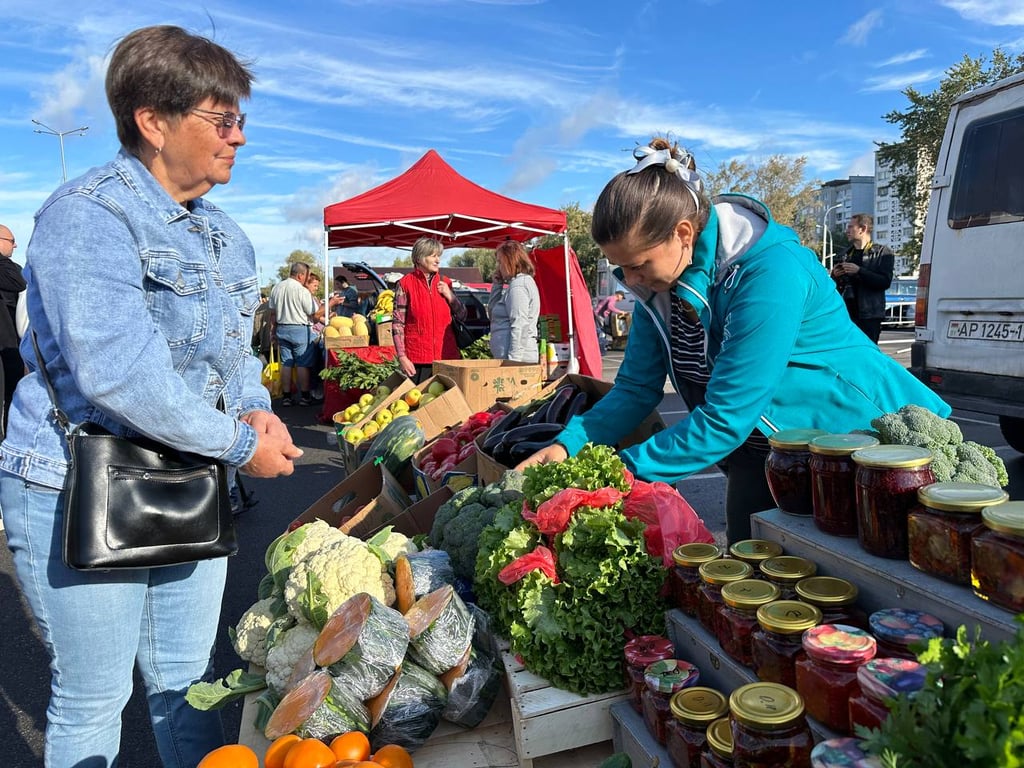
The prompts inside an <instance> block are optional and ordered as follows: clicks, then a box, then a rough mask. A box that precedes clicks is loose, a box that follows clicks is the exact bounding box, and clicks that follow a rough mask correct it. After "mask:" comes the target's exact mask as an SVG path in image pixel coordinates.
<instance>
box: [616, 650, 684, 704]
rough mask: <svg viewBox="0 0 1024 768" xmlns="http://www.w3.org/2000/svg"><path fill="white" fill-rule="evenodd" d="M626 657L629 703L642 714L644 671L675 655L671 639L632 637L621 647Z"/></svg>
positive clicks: (644, 684)
mask: <svg viewBox="0 0 1024 768" xmlns="http://www.w3.org/2000/svg"><path fill="white" fill-rule="evenodd" d="M623 653H624V655H625V657H626V687H627V688H628V689H629V703H630V704H632V705H633V709H635V710H636V711H637V712H639V713H641V714H643V711H644V709H643V703H642V698H643V693H644V689H645V688H646V687H647V682H646V680H645V679H644V672H646V671H647V667H649V666H650V665H651V664H653V663H654V662H656V661H663V660H665V659H671V658H673V657H674V656H675V655H676V649H675V648H674V647H673V646H672V641H671V640H669V639H668V638H667V637H662V636H661V635H641V636H640V637H634V638H633V639H632V640H630V641H629V642H628V643H626V647H625V648H624V649H623Z"/></svg>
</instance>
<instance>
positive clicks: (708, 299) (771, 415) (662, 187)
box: [518, 138, 950, 542]
mask: <svg viewBox="0 0 1024 768" xmlns="http://www.w3.org/2000/svg"><path fill="white" fill-rule="evenodd" d="M634 154H635V156H636V158H637V163H636V165H635V166H634V167H633V168H631V169H629V170H628V171H624V172H622V173H620V174H618V175H617V176H615V177H614V178H613V179H612V180H611V181H610V182H609V183H608V184H607V185H606V186H605V188H604V190H603V191H602V192H601V194H600V196H599V197H598V199H597V202H596V204H595V205H594V212H593V219H592V222H593V223H592V227H591V233H592V235H593V237H594V241H595V242H596V243H597V244H598V245H599V246H600V247H601V250H602V251H603V252H604V255H605V257H606V258H607V259H608V260H609V261H610V262H611V263H612V264H614V265H616V266H617V267H618V268H617V269H616V270H615V275H616V277H617V278H618V280H619V281H620V282H622V283H624V284H625V285H626V286H627V287H628V288H629V289H630V290H631V291H632V292H633V294H634V295H635V296H636V298H637V301H636V305H635V308H634V310H633V329H632V331H631V333H630V337H629V344H628V346H627V347H626V354H625V357H624V359H623V362H622V366H621V367H620V368H619V372H618V375H617V376H616V378H615V384H614V386H613V387H612V389H611V391H610V392H609V393H608V394H606V395H605V396H604V397H602V398H601V400H600V401H599V402H598V403H597V404H596V405H595V406H594V407H593V408H591V409H590V410H589V411H587V412H586V413H585V414H583V415H582V416H579V417H576V418H573V419H571V420H570V421H569V423H568V424H567V425H566V427H565V429H564V430H563V431H562V433H561V434H560V435H559V436H558V438H557V439H556V440H557V442H555V444H554V445H552V446H549V447H548V448H545V449H543V450H541V451H538V452H537V453H536V454H534V455H533V456H531V457H529V458H528V459H527V460H526V461H524V462H523V463H521V464H520V465H519V467H518V469H522V468H523V467H525V466H528V465H530V464H534V463H543V462H547V461H561V460H562V459H564V458H566V457H567V456H570V455H575V454H576V453H577V452H578V451H579V450H580V448H582V447H583V445H584V444H585V443H587V442H594V443H599V444H604V445H615V444H616V443H618V442H619V441H620V440H621V439H622V438H624V437H626V436H627V435H628V434H629V433H630V432H631V431H633V430H634V429H635V428H636V427H637V426H638V425H639V424H640V422H641V421H642V420H643V419H644V418H645V417H646V416H647V415H648V414H649V413H650V412H651V411H652V410H654V408H656V407H657V405H658V403H659V402H660V401H661V399H662V397H663V396H664V390H665V376H666V375H668V377H669V379H670V381H671V382H672V384H673V386H674V388H675V390H676V391H677V392H679V394H680V395H681V396H682V397H683V399H684V400H685V402H686V404H687V406H688V408H689V411H690V412H689V415H688V416H686V417H685V418H683V419H681V420H680V421H678V422H677V423H675V424H673V425H672V426H671V427H669V428H668V429H665V430H663V431H661V432H659V433H658V434H656V435H654V436H652V437H651V438H649V439H648V440H646V441H644V442H642V443H639V444H638V445H634V446H631V447H629V448H625V449H623V450H621V451H619V455H620V456H621V457H622V460H623V461H624V462H625V464H626V466H627V467H628V468H629V470H630V471H631V472H632V473H633V474H634V475H635V476H637V477H639V478H641V479H643V480H647V481H659V480H660V481H663V482H666V483H675V482H677V481H679V480H681V479H682V478H684V477H687V476H689V475H691V474H693V473H695V472H699V471H700V470H702V469H705V468H706V467H708V466H709V465H711V464H713V463H715V462H721V464H720V466H721V467H722V468H723V471H725V473H726V476H727V478H728V482H727V486H726V535H727V537H728V539H729V542H736V541H739V540H742V539H746V538H749V536H750V515H751V514H752V513H754V512H759V511H761V510H765V509H770V508H773V507H774V506H775V503H774V501H773V499H772V496H771V493H770V492H769V490H768V485H767V481H766V479H765V471H764V466H765V459H766V458H767V455H768V450H769V445H768V440H767V438H768V436H770V435H772V434H773V433H775V432H776V431H778V430H782V429H795V428H808V429H815V428H816V429H824V430H826V431H828V432H832V433H845V432H850V431H851V430H855V429H867V428H869V424H870V421H871V419H873V418H876V417H877V416H880V415H882V414H883V413H887V412H890V411H895V410H897V409H898V408H900V407H902V406H904V405H906V404H908V403H913V404H916V405H920V406H922V407H925V408H928V409H929V410H932V411H934V412H935V413H937V414H938V415H940V416H948V415H949V413H950V408H949V406H948V405H947V404H946V403H945V402H943V401H942V400H941V399H940V398H939V397H938V396H937V395H936V394H935V393H933V392H932V391H931V390H930V389H928V388H927V387H926V386H925V385H924V384H922V383H921V382H920V381H918V380H917V379H916V378H914V376H912V375H911V374H910V373H909V372H908V371H907V370H906V369H905V368H903V367H902V366H900V365H899V364H898V363H897V362H895V361H894V360H892V359H891V358H889V357H888V356H886V355H885V354H883V353H882V352H881V351H880V350H879V349H878V347H877V345H875V344H873V343H872V342H871V341H869V340H868V339H867V338H866V337H865V336H864V334H863V333H861V332H860V331H859V330H858V329H857V327H856V326H855V325H854V324H853V323H852V322H851V321H850V318H849V316H848V315H847V313H846V309H845V308H844V306H843V302H842V300H841V299H840V297H839V295H838V293H837V292H836V290H835V286H834V285H833V283H832V280H831V279H830V278H829V276H828V273H826V272H825V271H824V270H823V269H822V268H821V265H820V263H819V262H818V260H817V258H816V256H815V254H814V253H812V252H811V251H810V250H808V249H807V248H805V247H803V246H802V245H801V244H800V241H799V239H798V238H797V236H796V233H794V232H793V230H791V229H790V228H789V227H784V226H781V225H780V224H777V223H776V222H775V221H774V220H773V219H772V217H771V214H770V212H769V211H768V209H767V208H766V207H765V206H764V204H763V203H760V202H758V201H757V200H754V199H752V198H749V197H746V196H743V195H721V196H719V197H717V198H715V201H714V204H712V202H711V201H710V200H708V198H707V197H706V196H705V195H704V191H703V183H702V181H701V179H700V176H699V175H698V174H697V171H696V163H695V162H694V160H693V157H692V156H691V155H690V154H689V153H688V152H686V151H685V150H683V149H681V148H680V147H678V145H676V144H673V143H671V142H669V141H667V140H666V139H662V138H658V139H655V140H654V141H652V142H651V144H650V145H648V146H646V147H638V148H637V150H636V152H635V153H634Z"/></svg>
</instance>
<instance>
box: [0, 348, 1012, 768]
mask: <svg viewBox="0 0 1024 768" xmlns="http://www.w3.org/2000/svg"><path fill="white" fill-rule="evenodd" d="M912 338H913V334H912V332H908V331H886V332H884V333H883V338H882V341H881V346H882V349H883V350H884V351H885V352H886V353H887V354H889V355H890V356H892V357H893V358H895V359H897V360H898V361H900V362H901V363H902V364H903V365H907V364H908V363H909V350H910V342H911V340H912ZM621 361H622V352H609V353H608V354H607V355H606V356H605V358H604V376H603V377H604V378H605V379H606V380H608V381H611V380H614V377H615V372H616V371H617V370H618V367H619V364H620V363H621ZM659 412H660V413H661V415H662V417H663V418H664V420H665V421H666V423H668V424H672V423H674V422H675V421H678V420H679V419H680V418H682V417H683V416H684V415H685V414H686V408H685V405H684V404H683V403H682V400H681V398H680V397H679V396H678V395H676V394H675V393H674V392H672V391H671V388H670V387H666V394H665V399H664V400H663V402H662V404H661V407H660V408H659ZM280 414H281V416H282V418H283V419H284V421H285V422H286V423H287V424H288V427H289V429H290V430H291V431H292V435H293V437H294V439H295V442H296V443H297V444H298V445H299V446H300V447H301V448H302V449H303V450H304V451H305V454H304V455H303V456H302V458H301V459H300V460H299V461H297V462H296V469H295V473H294V474H292V475H291V476H289V477H282V478H277V479H275V480H247V481H246V484H247V487H248V488H249V489H250V490H251V491H252V493H253V494H254V495H255V497H256V499H257V502H258V503H257V505H256V506H255V507H253V508H252V509H250V510H248V511H247V512H245V513H244V514H242V515H241V516H239V517H238V518H237V526H238V536H239V553H238V554H237V555H236V556H234V557H232V558H231V560H230V562H229V568H228V582H227V588H226V591H225V595H224V602H223V607H222V611H221V631H220V634H219V640H218V643H217V648H216V651H215V661H214V663H215V669H216V673H217V675H218V676H222V675H225V674H227V673H228V672H230V671H231V670H233V669H236V668H238V667H239V666H241V662H240V660H239V659H238V657H237V656H236V655H235V652H234V650H233V649H232V648H231V644H230V642H229V641H228V636H227V628H228V627H229V626H233V625H234V624H235V623H236V622H237V621H238V618H239V617H240V616H241V615H242V613H243V612H244V611H245V610H246V609H247V608H248V607H249V606H250V605H251V604H252V603H253V602H254V601H255V600H256V587H257V585H258V583H259V581H260V579H261V578H262V576H263V573H264V565H263V553H264V550H265V549H266V547H267V545H268V544H269V543H270V542H271V541H272V540H273V539H274V538H275V537H276V536H277V535H278V534H279V533H280V532H281V531H283V530H284V529H285V528H286V527H287V525H288V523H289V522H291V520H292V519H293V518H294V517H295V516H296V515H297V514H299V513H300V512H302V511H303V510H304V509H306V507H308V506H309V505H310V504H312V503H313V502H314V501H315V500H316V499H318V498H319V497H320V496H322V495H323V494H324V493H326V492H327V491H328V490H329V489H330V488H332V487H333V486H334V485H335V484H336V483H338V482H339V481H340V480H341V479H342V478H343V475H344V470H343V468H342V465H341V461H340V454H339V453H338V451H337V448H336V446H335V443H334V432H333V428H332V427H329V426H326V425H322V424H320V423H319V422H318V418H317V417H318V415H319V411H318V409H315V408H303V407H298V406H293V407H291V408H288V409H283V410H281V411H280ZM954 418H955V419H956V420H957V421H958V422H959V423H960V425H961V427H962V428H963V430H964V434H965V436H966V437H967V439H971V440H977V441H978V442H980V443H983V444H986V445H990V446H992V447H994V448H995V449H996V451H997V452H998V453H999V455H1000V456H1002V457H1003V459H1004V460H1005V461H1006V463H1007V469H1008V470H1009V473H1010V478H1011V483H1010V488H1009V489H1008V490H1009V491H1010V495H1011V498H1015V499H1019V498H1024V456H1021V455H1020V454H1018V453H1016V452H1015V451H1013V450H1012V449H1010V448H1009V446H1007V445H1006V444H1005V441H1004V440H1003V439H1002V437H1001V435H1000V434H999V430H998V426H997V425H996V420H995V419H994V417H992V416H988V415H985V414H973V413H967V412H956V413H955V414H954ZM678 487H679V490H680V491H681V493H682V494H683V496H684V497H685V498H686V499H687V501H688V502H689V503H690V505H691V506H692V507H693V508H694V509H695V510H696V511H697V513H698V515H700V517H701V518H702V519H703V520H704V522H705V524H706V525H707V526H708V528H709V529H710V530H711V531H712V532H714V533H715V534H716V536H717V537H718V538H719V539H724V529H725V513H724V496H725V494H724V490H725V478H724V477H723V476H722V475H721V473H720V472H718V471H717V470H716V469H711V470H707V471H705V472H703V473H700V474H698V475H694V476H692V477H690V478H687V479H686V480H683V481H682V482H681V483H679V485H678ZM0 537H2V534H0ZM2 543H3V544H6V540H4V541H3V542H2ZM0 605H2V613H0V652H2V655H0V733H4V734H7V735H6V737H5V738H4V740H3V743H2V745H0V768H33V767H34V766H40V765H42V735H43V728H44V727H45V719H46V714H45V712H46V704H47V700H48V698H49V695H48V691H49V677H50V674H49V670H48V668H47V656H46V652H45V650H44V648H43V646H42V643H41V641H40V639H39V635H38V632H37V630H36V628H35V624H34V622H33V620H32V618H31V616H30V614H29V613H28V611H27V609H26V607H25V604H24V602H23V600H22V598H21V594H20V591H19V589H18V587H17V584H16V582H15V580H14V577H13V567H12V563H11V556H10V552H9V551H8V549H7V547H6V546H0ZM136 687H137V689H140V688H141V686H136ZM223 718H224V724H225V729H226V732H227V733H228V735H229V737H233V736H234V735H236V734H237V733H238V727H239V722H240V720H241V704H236V705H231V706H228V707H227V708H225V710H224V711H223ZM159 764H160V762H159V759H158V757H157V754H156V746H155V743H154V740H153V737H152V734H151V730H150V727H149V720H148V714H147V712H146V704H145V700H144V698H143V697H142V695H141V694H140V693H139V692H138V690H137V692H136V694H135V696H133V698H132V699H131V701H130V702H129V703H128V706H127V707H126V708H125V711H124V727H123V732H122V749H121V760H120V763H119V766H120V768H155V767H156V766H158V765H159Z"/></svg>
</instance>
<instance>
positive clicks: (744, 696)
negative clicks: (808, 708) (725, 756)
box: [729, 682, 814, 768]
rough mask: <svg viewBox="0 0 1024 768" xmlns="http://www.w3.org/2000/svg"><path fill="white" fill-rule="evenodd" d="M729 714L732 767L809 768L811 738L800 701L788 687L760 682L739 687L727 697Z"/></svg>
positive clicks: (796, 694)
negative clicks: (774, 767) (782, 766)
mask: <svg viewBox="0 0 1024 768" xmlns="http://www.w3.org/2000/svg"><path fill="white" fill-rule="evenodd" d="M729 711H730V713H731V714H732V759H733V764H734V765H735V766H736V768H761V766H767V765H785V766H787V768H810V766H811V749H812V748H813V747H814V737H813V736H812V735H811V729H810V727H809V726H808V725H807V719H806V718H805V717H804V701H803V698H802V697H801V696H800V694H799V693H797V692H796V691H794V690H793V689H792V688H788V687H787V686H785V685H779V684H778V683H764V682H759V683H748V684H747V685H741V686H740V687H739V688H737V689H736V690H735V691H733V692H732V695H731V696H730V697H729Z"/></svg>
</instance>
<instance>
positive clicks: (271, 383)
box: [262, 344, 284, 397]
mask: <svg viewBox="0 0 1024 768" xmlns="http://www.w3.org/2000/svg"><path fill="white" fill-rule="evenodd" d="M268 360H269V362H268V363H267V364H266V365H265V366H264V367H263V377H262V379H263V386H264V387H266V388H267V389H268V390H270V396H271V397H281V395H282V394H283V392H284V385H283V383H282V382H281V353H280V352H279V351H278V349H277V345H276V344H271V345H270V355H269V358H268Z"/></svg>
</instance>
